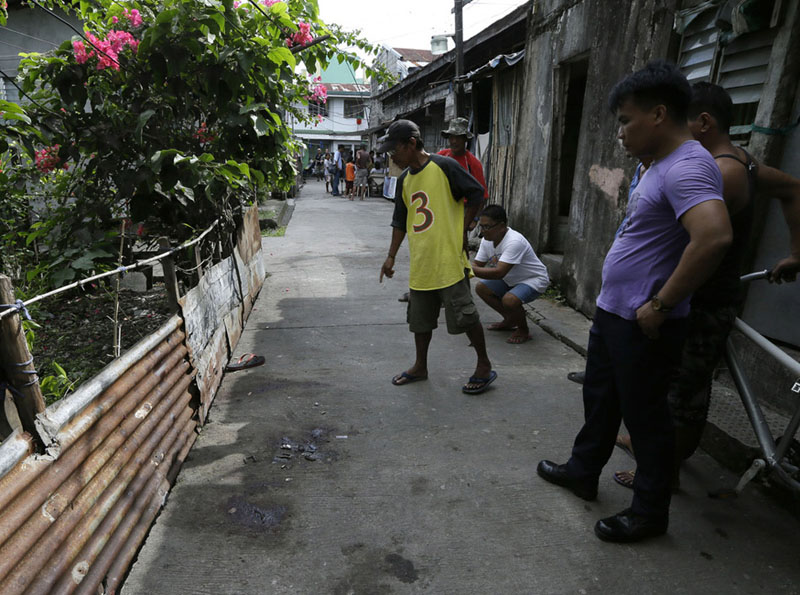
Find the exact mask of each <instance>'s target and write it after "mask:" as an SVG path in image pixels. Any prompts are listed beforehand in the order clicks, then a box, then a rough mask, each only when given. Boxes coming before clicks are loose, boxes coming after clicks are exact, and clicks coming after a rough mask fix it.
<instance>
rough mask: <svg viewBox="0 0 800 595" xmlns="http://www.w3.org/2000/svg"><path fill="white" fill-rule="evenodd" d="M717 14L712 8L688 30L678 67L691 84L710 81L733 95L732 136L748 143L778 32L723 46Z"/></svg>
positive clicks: (741, 37) (760, 33)
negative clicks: (717, 24) (717, 23)
mask: <svg viewBox="0 0 800 595" xmlns="http://www.w3.org/2000/svg"><path fill="white" fill-rule="evenodd" d="M717 11H718V9H717V8H716V7H712V8H710V9H708V10H706V11H704V12H702V13H700V14H699V15H697V16H696V17H695V18H694V20H692V22H691V23H690V24H689V25H688V26H687V27H686V29H685V31H684V33H683V37H682V40H681V49H680V56H679V59H678V64H679V65H680V68H681V70H682V71H683V73H684V74H685V75H686V78H687V79H689V82H690V83H696V82H699V81H709V82H713V83H716V84H718V85H720V86H722V87H723V88H724V89H725V90H726V91H728V93H730V96H731V99H732V100H733V104H734V114H733V126H732V127H731V136H732V137H734V138H735V139H736V140H737V141H738V142H740V143H746V142H747V140H748V139H749V137H750V127H751V125H752V124H753V122H754V121H755V117H756V112H757V111H758V102H759V100H760V99H761V92H762V89H763V86H764V82H765V81H766V79H767V69H768V66H769V57H770V54H771V53H772V45H773V42H774V41H775V34H776V29H774V28H771V29H764V30H761V31H755V32H752V33H743V34H741V35H739V36H738V37H736V38H734V39H733V40H732V41H730V42H729V43H727V44H724V43H723V37H724V35H723V33H722V32H721V31H720V29H718V28H717V26H716V19H717Z"/></svg>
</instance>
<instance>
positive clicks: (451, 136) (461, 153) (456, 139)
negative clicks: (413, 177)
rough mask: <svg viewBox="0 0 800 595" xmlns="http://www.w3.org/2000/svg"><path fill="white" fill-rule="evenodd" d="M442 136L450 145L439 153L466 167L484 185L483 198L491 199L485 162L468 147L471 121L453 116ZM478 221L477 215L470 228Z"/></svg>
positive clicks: (470, 135)
mask: <svg viewBox="0 0 800 595" xmlns="http://www.w3.org/2000/svg"><path fill="white" fill-rule="evenodd" d="M442 136H443V137H445V138H446V139H447V144H448V145H449V147H448V148H447V149H442V150H441V151H439V155H444V156H445V157H452V158H453V159H455V160H456V161H458V164H459V165H460V166H461V167H463V168H464V169H466V170H467V171H468V172H469V174H470V175H471V176H472V177H473V178H475V179H476V180H478V182H480V183H481V186H483V200H484V202H485V201H486V200H488V199H489V190H488V188H487V187H486V180H485V179H484V177H483V164H482V163H481V162H480V159H478V158H477V157H475V155H473V154H472V153H471V152H470V151H469V150H468V149H467V141H469V140H470V139H471V138H472V133H471V132H470V131H469V122H468V121H467V119H466V118H453V119H452V120H450V123H449V124H448V126H447V130H442ZM477 223H478V220H477V217H476V218H473V220H472V222H471V223H470V226H469V227H470V229H472V228H473V227H475V225H476V224H477Z"/></svg>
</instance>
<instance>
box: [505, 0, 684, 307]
mask: <svg viewBox="0 0 800 595" xmlns="http://www.w3.org/2000/svg"><path fill="white" fill-rule="evenodd" d="M676 4H677V1H676V0H667V1H659V0H640V1H637V2H626V1H622V0H612V1H609V0H604V1H600V0H583V1H577V2H576V1H574V0H572V1H568V0H561V1H557V0H550V1H543V2H539V3H537V5H536V8H535V13H534V15H533V18H532V21H531V23H530V26H529V29H528V42H527V45H526V52H527V55H528V56H530V59H529V60H526V66H525V68H526V69H527V72H526V80H525V91H524V93H523V96H524V97H527V98H528V105H527V107H526V109H524V110H523V112H522V113H521V115H520V130H522V131H527V134H525V135H521V136H520V137H519V140H518V143H517V153H518V157H517V160H516V165H515V176H514V179H515V183H514V185H513V187H512V195H511V197H510V200H509V207H510V208H509V214H510V217H511V221H512V222H513V224H514V226H515V227H517V228H519V229H522V230H523V232H524V233H525V234H526V236H527V237H528V239H529V240H530V241H531V243H532V244H533V245H534V247H535V248H536V249H537V250H539V251H540V252H546V251H547V249H548V247H549V244H550V242H551V239H552V238H551V236H552V234H553V233H554V231H555V230H554V229H553V221H554V215H555V213H554V210H555V209H556V205H557V197H556V196H554V194H555V193H556V188H555V176H556V175H557V171H558V165H557V163H558V157H559V155H557V154H555V153H556V151H555V149H554V144H555V142H556V141H557V139H558V135H560V133H561V126H562V122H561V121H560V120H559V119H558V118H557V115H558V114H555V113H554V106H555V105H556V103H555V102H556V100H557V99H558V98H557V97H554V92H555V90H554V89H555V79H556V78H557V74H556V69H557V67H558V66H559V65H562V64H565V63H568V62H569V61H571V60H574V59H575V58H577V57H580V56H582V55H586V54H587V53H588V67H589V70H588V78H587V86H586V93H585V96H584V105H583V114H582V121H581V126H580V141H579V146H578V154H577V160H576V168H575V177H574V182H573V188H572V201H571V207H570V214H569V215H570V216H569V237H568V240H567V244H566V248H565V252H564V259H563V265H562V269H561V278H560V279H559V280H558V281H559V283H560V285H561V287H562V290H563V291H565V293H566V295H567V298H568V300H569V301H570V303H572V304H574V305H575V306H576V307H577V308H578V309H580V310H581V311H582V312H584V313H587V314H590V315H591V314H593V312H594V300H595V298H596V296H597V293H598V292H599V289H600V271H601V268H602V263H603V258H604V257H605V254H606V252H607V250H608V247H609V246H610V244H611V239H612V238H613V236H614V231H615V229H616V227H617V225H618V223H619V221H620V220H621V219H622V216H623V214H624V211H625V206H626V204H627V187H628V183H629V181H630V175H631V173H632V170H633V168H634V166H635V163H634V161H633V160H632V159H630V158H628V157H626V156H625V153H624V151H623V150H622V148H621V147H620V146H619V145H618V143H617V142H616V140H615V138H616V122H615V120H614V118H613V116H612V115H611V114H610V113H609V112H608V109H607V107H606V97H607V94H608V91H609V90H610V89H611V87H612V86H613V85H614V83H616V82H617V81H618V80H619V79H621V78H622V77H624V76H625V75H626V74H628V73H630V72H632V71H633V70H634V69H635V68H637V67H640V66H642V65H644V64H645V63H646V62H647V61H648V60H650V59H653V58H657V57H663V56H666V55H667V53H668V48H669V44H670V37H671V34H672V33H671V32H672V15H673V12H674V10H675V7H676Z"/></svg>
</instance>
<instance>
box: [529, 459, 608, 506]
mask: <svg viewBox="0 0 800 595" xmlns="http://www.w3.org/2000/svg"><path fill="white" fill-rule="evenodd" d="M536 473H538V474H539V477H541V478H542V479H544V480H545V481H549V482H550V483H554V484H556V485H558V486H561V487H564V488H567V489H568V490H570V491H571V492H572V493H573V494H575V495H576V496H577V497H578V498H583V499H584V500H594V499H595V498H597V478H596V477H574V476H573V475H571V474H570V472H569V471H567V466H566V465H558V464H556V463H554V462H552V461H539V464H538V465H537V467H536Z"/></svg>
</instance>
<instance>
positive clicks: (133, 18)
mask: <svg viewBox="0 0 800 595" xmlns="http://www.w3.org/2000/svg"><path fill="white" fill-rule="evenodd" d="M124 14H125V16H126V17H127V18H128V22H129V23H130V24H131V27H140V26H141V24H142V15H141V14H140V13H139V11H138V10H136V9H135V8H134V9H133V10H131V11H130V12H128V9H127V8H126V9H125V12H124Z"/></svg>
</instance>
